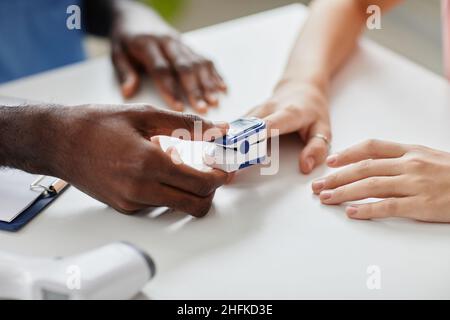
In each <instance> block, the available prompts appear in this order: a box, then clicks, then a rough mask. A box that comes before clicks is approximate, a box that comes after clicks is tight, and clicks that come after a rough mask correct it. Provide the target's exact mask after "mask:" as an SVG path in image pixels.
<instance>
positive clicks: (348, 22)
mask: <svg viewBox="0 0 450 320" xmlns="http://www.w3.org/2000/svg"><path fill="white" fill-rule="evenodd" d="M397 2H399V0H378V1H377V0H375V1H364V0H337V1H329V0H316V1H314V2H313V4H312V6H311V11H310V16H309V18H308V20H307V22H306V23H305V25H304V27H303V29H302V31H301V32H300V35H299V37H298V39H297V42H296V44H295V46H294V48H293V51H292V53H291V56H290V58H289V62H288V64H287V67H286V71H285V73H284V75H283V78H282V81H283V80H284V81H286V80H294V81H300V82H308V83H313V84H314V85H317V86H319V87H320V88H322V89H324V90H326V89H327V87H328V85H329V81H330V79H331V78H332V76H333V75H334V73H335V72H336V70H337V69H338V68H339V67H340V66H341V65H342V64H343V63H344V61H345V60H346V58H347V57H349V56H350V54H351V53H352V51H353V50H354V48H355V46H356V44H357V41H358V38H359V36H360V34H361V32H362V31H363V29H364V26H365V23H366V19H367V17H368V15H367V13H366V10H367V7H368V6H369V5H370V4H376V5H379V7H380V8H381V11H383V12H384V11H385V10H387V9H389V8H390V7H392V6H393V5H394V4H396V3H397Z"/></svg>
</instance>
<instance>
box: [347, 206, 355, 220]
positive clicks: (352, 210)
mask: <svg viewBox="0 0 450 320" xmlns="http://www.w3.org/2000/svg"><path fill="white" fill-rule="evenodd" d="M345 213H346V214H347V216H348V217H349V218H353V217H355V216H356V215H357V214H358V208H357V207H355V206H348V207H347V208H345Z"/></svg>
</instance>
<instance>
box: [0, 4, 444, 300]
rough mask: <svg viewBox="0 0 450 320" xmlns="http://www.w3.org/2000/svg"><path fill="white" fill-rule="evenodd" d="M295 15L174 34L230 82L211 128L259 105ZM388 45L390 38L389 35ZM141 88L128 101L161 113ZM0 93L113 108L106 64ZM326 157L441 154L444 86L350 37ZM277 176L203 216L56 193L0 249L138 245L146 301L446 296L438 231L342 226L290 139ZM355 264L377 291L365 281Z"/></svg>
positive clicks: (61, 251) (246, 175) (254, 172)
mask: <svg viewBox="0 0 450 320" xmlns="http://www.w3.org/2000/svg"><path fill="white" fill-rule="evenodd" d="M306 15H307V11H306V10H305V8H304V7H303V6H300V5H293V6H288V7H284V8H281V9H277V10H273V11H269V12H266V13H261V14H257V15H254V16H250V17H247V18H244V19H239V20H235V21H231V22H227V23H224V24H220V25H217V26H212V27H209V28H205V29H202V30H198V31H194V32H191V33H189V34H186V40H187V41H188V42H189V43H190V44H192V45H193V46H194V47H195V48H197V49H198V50H200V51H202V52H204V53H205V54H206V55H208V56H210V57H213V58H214V60H215V61H216V62H217V64H218V66H219V68H220V70H221V71H222V73H223V74H224V76H225V78H226V80H227V82H228V84H229V85H230V88H231V89H230V94H229V96H228V97H227V98H226V99H224V100H223V103H222V105H221V107H220V108H219V109H218V110H217V111H213V112H211V113H210V114H209V116H210V117H211V118H214V119H226V120H231V119H234V118H236V117H238V116H240V115H241V114H242V113H243V112H244V111H245V110H246V109H248V108H250V107H252V106H253V105H255V104H257V103H258V102H261V101H263V100H264V98H266V97H267V96H268V95H269V94H270V92H271V88H272V86H273V85H274V83H275V82H276V80H277V78H278V76H279V75H280V73H281V71H282V69H283V66H284V63H285V61H286V58H287V54H288V52H289V49H290V47H291V45H292V44H293V41H294V38H295V36H296V34H297V31H298V29H299V27H300V25H301V24H302V23H303V22H304V20H305V18H306ZM399 41H401V40H399ZM147 88H148V87H144V89H143V90H142V94H141V95H140V96H139V97H138V98H136V99H134V101H143V102H149V103H152V104H157V105H161V104H162V102H161V101H160V100H159V98H158V97H157V96H156V95H155V94H154V91H153V89H147ZM0 94H4V95H11V96H21V97H26V98H32V99H39V100H47V101H54V102H66V103H72V104H73V103H87V102H96V103H100V102H101V103H121V102H122V98H121V97H120V95H119V91H118V90H117V84H116V81H115V79H114V76H113V71H112V68H111V65H110V62H109V60H108V58H107V57H103V58H100V59H96V60H93V61H88V62H84V63H81V64H78V65H74V66H71V67H67V68H63V69H60V70H56V71H52V72H49V73H46V74H42V75H38V76H35V77H31V78H28V79H24V80H20V81H17V82H14V83H10V84H7V85H4V86H2V87H0ZM331 113H332V122H333V131H334V142H333V144H334V149H335V150H339V149H341V148H344V147H346V146H349V145H351V144H354V143H357V142H359V141H362V140H364V139H367V138H370V137H377V138H383V139H391V140H396V141H403V142H411V143H421V144H427V145H429V146H433V147H438V148H441V149H446V150H450V140H449V139H448V138H449V136H450V126H449V125H448V123H449V120H450V90H449V86H448V85H447V83H446V82H445V81H444V80H443V79H441V78H440V77H438V76H436V75H434V74H432V73H430V72H428V71H427V70H424V69H423V68H421V67H419V66H417V65H414V64H413V63H411V62H409V61H406V60H405V59H403V58H402V57H399V56H397V55H395V54H393V53H392V52H390V51H388V50H386V49H383V48H381V47H379V46H378V45H376V44H374V43H371V42H366V41H364V42H363V43H362V45H361V49H360V50H359V51H358V52H357V53H356V54H355V55H354V56H353V57H352V59H351V61H350V62H349V63H348V65H347V66H346V67H345V68H344V69H343V70H342V71H341V72H340V73H339V75H338V76H337V78H336V79H335V82H334V87H333V93H332V99H331ZM281 144H282V148H281V149H282V150H281V155H282V158H281V169H280V171H279V173H278V174H277V175H275V176H260V175H259V170H258V168H251V169H249V170H246V171H244V172H242V173H241V174H240V175H239V176H238V177H237V179H236V181H235V183H234V184H232V185H229V186H226V187H223V188H221V189H220V190H218V192H217V193H216V197H215V200H214V207H213V209H212V210H211V212H210V213H209V214H208V216H206V217H205V218H203V219H192V218H190V217H186V216H185V215H183V214H181V213H171V214H163V215H160V216H131V217H130V216H125V215H122V214H119V213H116V212H114V211H113V210H112V209H110V208H107V207H106V206H105V205H103V204H101V203H99V202H97V201H95V200H93V199H91V198H89V197H88V196H86V195H84V194H83V193H81V192H79V191H78V190H76V189H74V188H70V190H68V191H67V192H66V193H65V194H64V195H63V196H62V197H61V198H60V199H58V201H57V202H56V203H54V204H53V205H52V206H51V207H49V208H48V209H47V210H46V211H45V212H43V213H42V214H41V215H40V216H38V217H37V218H36V219H35V220H33V221H32V222H31V223H30V224H29V225H27V226H26V227H25V228H24V229H23V230H21V231H20V232H18V233H7V232H1V233H0V249H1V250H10V251H14V252H18V253H23V254H35V255H42V256H55V255H56V256H59V255H68V254H73V253H77V252H80V251H83V250H87V249H90V248H93V247H96V246H100V245H102V244H106V243H109V242H111V241H114V240H119V239H123V240H127V241H130V242H132V243H135V244H137V245H138V246H140V247H142V248H144V249H145V250H147V251H148V252H149V253H150V254H151V255H152V256H153V258H154V259H155V260H156V262H157V265H158V267H159V272H158V274H157V276H156V278H155V279H154V281H152V282H151V283H149V285H148V286H147V287H146V288H145V294H146V295H147V296H148V297H149V298H154V299H165V298H193V299H196V298H212V299H215V298H288V299H290V298H450V225H444V224H425V223H418V222H413V221H407V220H400V219H390V220H383V221H369V222H367V221H352V220H349V219H347V218H346V216H345V214H344V209H343V208H342V207H327V206H323V205H321V204H320V202H319V201H318V199H317V198H316V197H314V196H313V195H312V194H311V191H310V183H311V181H312V180H313V179H315V178H317V177H319V176H322V175H324V174H325V173H326V172H327V169H325V168H324V167H323V168H319V169H318V170H316V171H315V172H314V173H313V174H311V175H309V176H303V175H301V174H299V173H298V171H297V156H298V152H299V150H300V144H299V141H298V139H297V138H296V137H287V138H285V139H283V140H282V141H281ZM369 265H377V266H379V267H380V268H381V286H382V287H381V289H380V290H369V289H368V288H367V286H366V280H367V278H368V274H367V273H366V269H367V267H368V266H369Z"/></svg>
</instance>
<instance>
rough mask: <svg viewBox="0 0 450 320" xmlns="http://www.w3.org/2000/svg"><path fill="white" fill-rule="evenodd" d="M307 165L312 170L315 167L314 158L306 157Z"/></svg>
mask: <svg viewBox="0 0 450 320" xmlns="http://www.w3.org/2000/svg"><path fill="white" fill-rule="evenodd" d="M306 165H307V167H308V170H309V171H311V170H312V169H313V168H314V159H313V158H308V159H306Z"/></svg>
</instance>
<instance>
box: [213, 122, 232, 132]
mask: <svg viewBox="0 0 450 320" xmlns="http://www.w3.org/2000/svg"><path fill="white" fill-rule="evenodd" d="M213 126H214V127H216V128H219V129H223V130H227V129H228V127H229V125H228V122H225V121H214V122H213Z"/></svg>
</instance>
